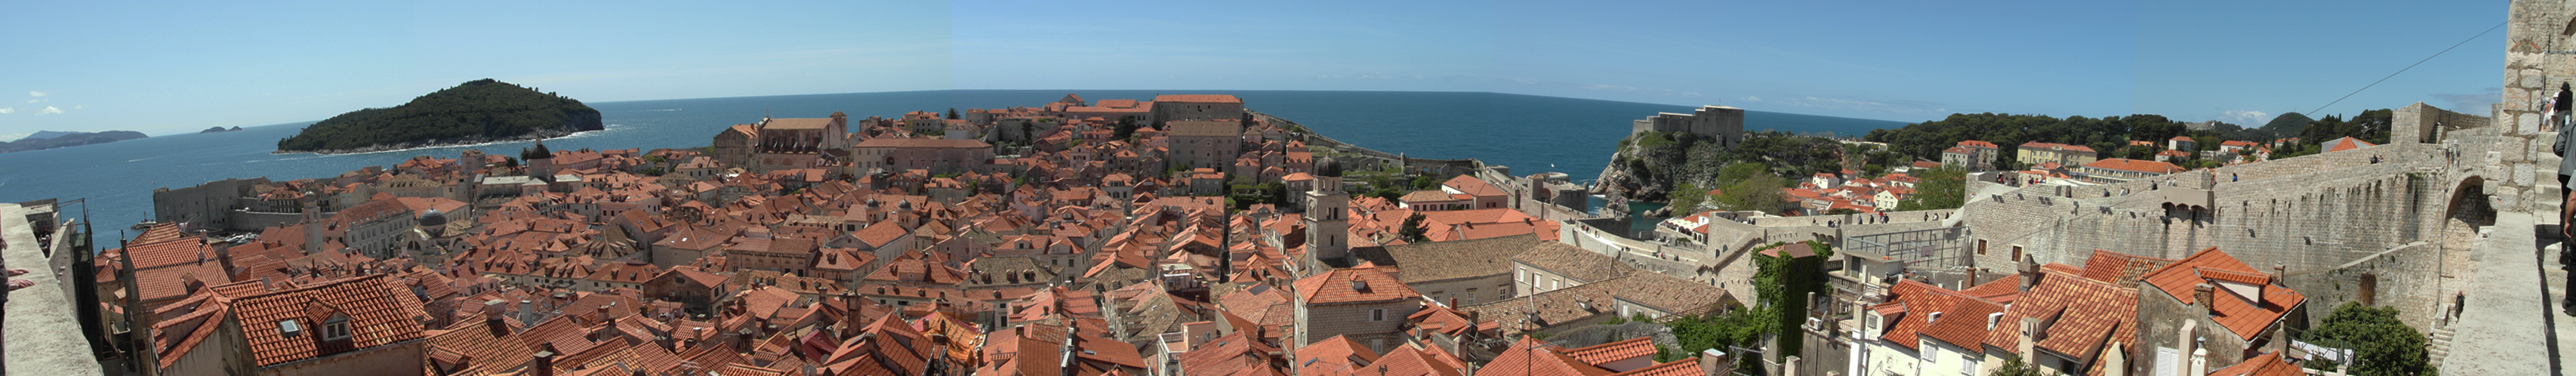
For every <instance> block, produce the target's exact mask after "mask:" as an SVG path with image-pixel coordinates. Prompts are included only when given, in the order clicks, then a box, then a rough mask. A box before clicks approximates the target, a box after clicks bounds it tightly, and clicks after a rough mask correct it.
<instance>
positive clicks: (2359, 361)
mask: <svg viewBox="0 0 2576 376" xmlns="http://www.w3.org/2000/svg"><path fill="white" fill-rule="evenodd" d="M2329 117H2331V116H2329ZM2418 333H2419V332H2416V331H2415V328H2414V327H2411V326H2407V325H2406V323H2405V322H2403V321H2398V320H2397V308H2394V307H2371V306H2366V305H2362V304H2361V303H2360V302H2344V304H2343V305H2342V306H2338V307H2335V310H2334V313H2333V314H2329V315H2326V319H2325V320H2324V321H2323V322H2322V323H2321V324H2319V325H2318V326H2317V327H2316V329H2314V330H2309V331H2308V333H2307V335H2304V336H2302V337H2306V338H2305V340H2306V341H2307V342H2310V343H2316V344H2319V345H2325V346H2327V347H2336V348H2347V349H2352V350H2353V352H2354V353H2355V354H2354V356H2353V357H2354V358H2355V359H2356V362H2354V364H2353V365H2352V371H2353V374H2355V375H2373V376H2377V375H2420V374H2425V373H2428V372H2432V371H2433V369H2432V368H2430V360H2429V359H2430V358H2429V357H2428V356H2427V355H2426V354H2425V351H2424V335H2422V334H2418Z"/></svg>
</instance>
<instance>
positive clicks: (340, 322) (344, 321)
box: [322, 314, 349, 341]
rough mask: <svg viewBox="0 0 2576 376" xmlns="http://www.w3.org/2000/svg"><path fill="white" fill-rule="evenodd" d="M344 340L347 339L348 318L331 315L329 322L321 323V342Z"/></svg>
mask: <svg viewBox="0 0 2576 376" xmlns="http://www.w3.org/2000/svg"><path fill="white" fill-rule="evenodd" d="M345 339H349V316H343V315H338V314H333V315H331V319H330V320H323V321H322V340H324V341H338V340H345Z"/></svg>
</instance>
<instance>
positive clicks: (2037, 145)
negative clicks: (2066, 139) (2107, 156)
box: [2021, 141, 2093, 153]
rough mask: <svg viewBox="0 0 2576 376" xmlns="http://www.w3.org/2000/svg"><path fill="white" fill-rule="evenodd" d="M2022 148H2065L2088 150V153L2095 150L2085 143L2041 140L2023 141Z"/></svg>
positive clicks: (2066, 149) (2067, 149) (2068, 149)
mask: <svg viewBox="0 0 2576 376" xmlns="http://www.w3.org/2000/svg"><path fill="white" fill-rule="evenodd" d="M2021 148H2023V149H2052V150H2064V151H2080V152H2086V153H2091V152H2093V148H2090V147H2085V146H2084V145H2067V144H2058V143H2047V142H2039V141H2031V142H2024V143H2022V144H2021Z"/></svg>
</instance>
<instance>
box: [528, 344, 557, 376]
mask: <svg viewBox="0 0 2576 376" xmlns="http://www.w3.org/2000/svg"><path fill="white" fill-rule="evenodd" d="M536 358H537V365H536V367H535V368H536V369H532V370H529V371H530V372H532V373H531V374H533V375H537V376H554V375H555V352H554V351H550V350H549V351H538V352H537V354H536Z"/></svg>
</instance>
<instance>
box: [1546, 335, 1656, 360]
mask: <svg viewBox="0 0 2576 376" xmlns="http://www.w3.org/2000/svg"><path fill="white" fill-rule="evenodd" d="M1565 355H1566V356H1571V357H1574V360H1580V361H1583V362H1584V363H1588V364H1595V365H1599V364H1610V363H1612V362H1617V361H1622V360H1628V359H1631V358H1636V357H1650V356H1654V355H1655V343H1654V342H1653V341H1649V338H1647V337H1637V338H1629V339H1627V340H1624V341H1616V342H1610V343H1604V344H1599V345H1592V346H1588V347H1581V348H1573V349H1566V350H1565Z"/></svg>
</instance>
